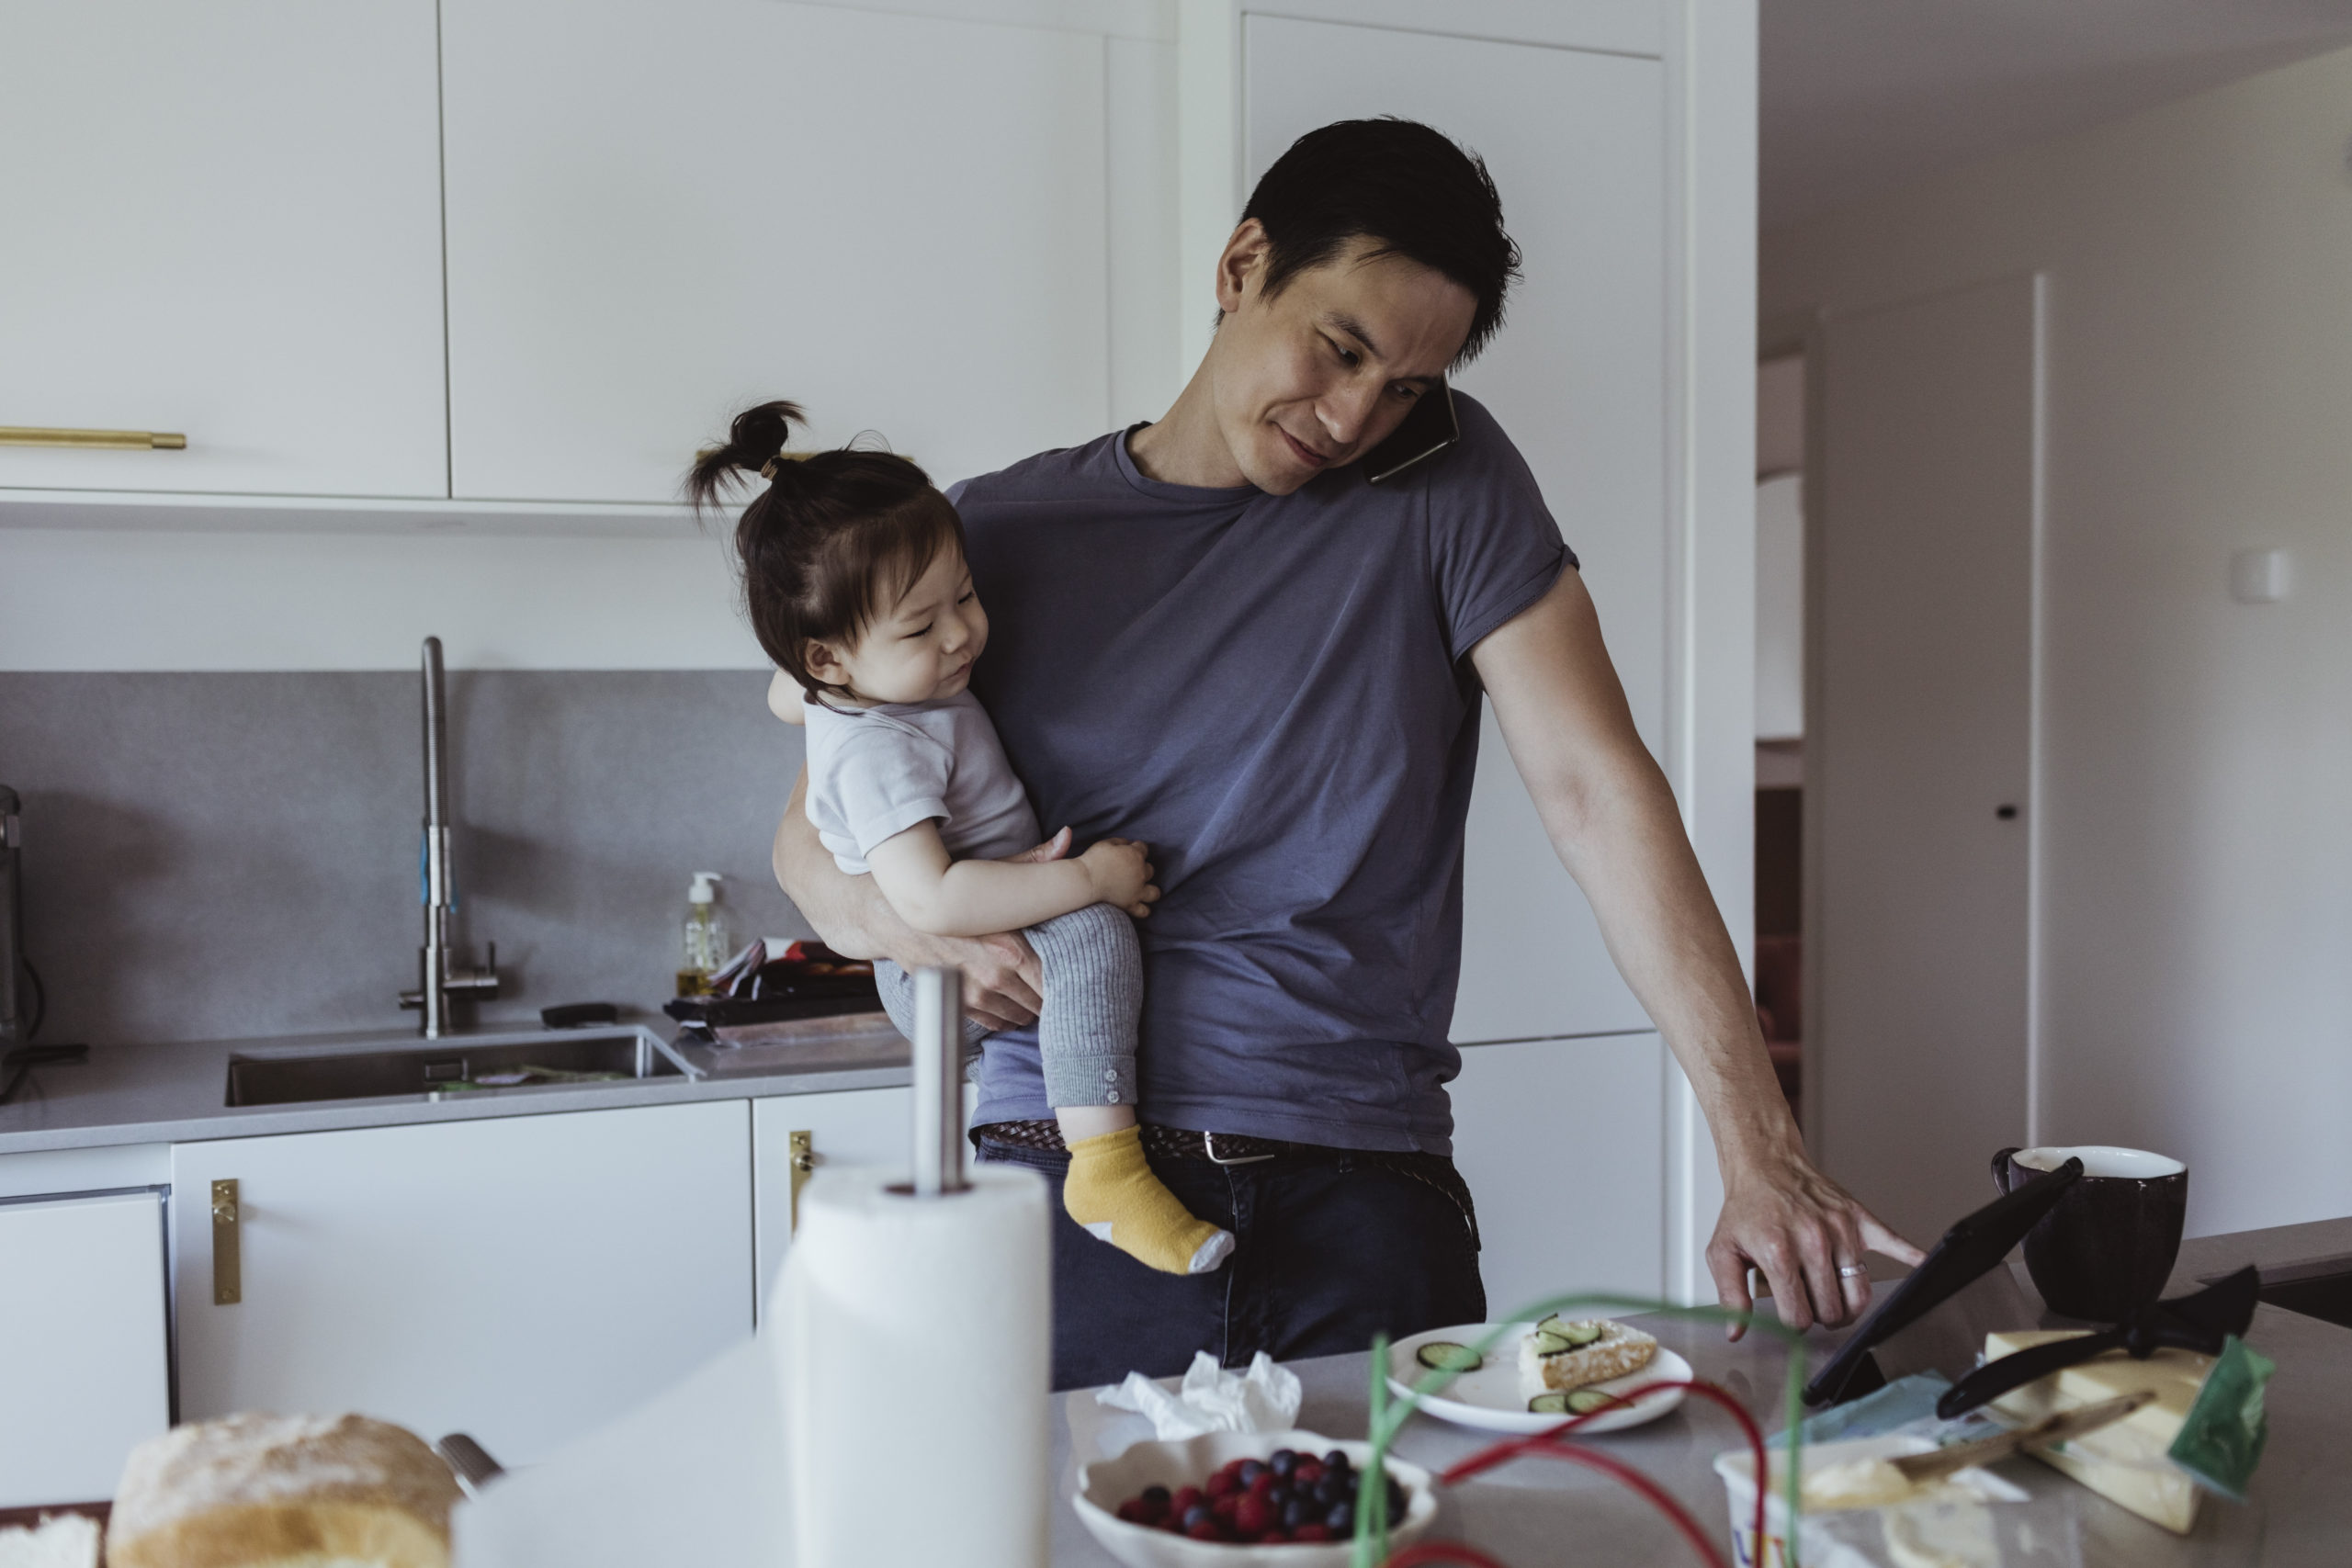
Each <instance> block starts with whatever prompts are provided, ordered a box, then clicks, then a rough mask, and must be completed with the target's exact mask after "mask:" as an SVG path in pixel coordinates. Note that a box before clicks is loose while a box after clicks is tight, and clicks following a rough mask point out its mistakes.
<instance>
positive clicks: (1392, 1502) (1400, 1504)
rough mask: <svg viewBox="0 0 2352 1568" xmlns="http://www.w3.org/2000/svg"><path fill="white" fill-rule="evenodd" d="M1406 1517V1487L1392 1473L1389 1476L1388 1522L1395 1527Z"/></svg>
mask: <svg viewBox="0 0 2352 1568" xmlns="http://www.w3.org/2000/svg"><path fill="white" fill-rule="evenodd" d="M1403 1517H1405V1489H1404V1488H1403V1487H1402V1486H1399V1485H1397V1478H1396V1477H1395V1476H1393V1475H1392V1476H1390V1477H1389V1478H1388V1523H1389V1525H1390V1526H1391V1527H1392V1528H1394V1527H1395V1525H1396V1524H1397V1521H1398V1520H1400V1519H1402V1518H1403Z"/></svg>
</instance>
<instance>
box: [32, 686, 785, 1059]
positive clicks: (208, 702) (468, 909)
mask: <svg viewBox="0 0 2352 1568" xmlns="http://www.w3.org/2000/svg"><path fill="white" fill-rule="evenodd" d="M767 679H768V678H767V676H766V675H765V674H763V673H759V672H755V671H675V672H673V671H661V672H638V671H626V672H613V671H451V672H450V675H449V707H450V720H449V743H450V751H451V763H452V765H451V773H450V808H451V813H452V815H453V817H454V818H455V821H456V825H457V827H456V833H455V835H454V838H455V849H454V852H453V853H454V860H455V863H456V869H457V881H458V894H459V898H460V901H461V905H460V909H459V913H458V934H459V937H460V939H461V940H463V941H464V942H468V943H471V944H479V943H480V942H482V941H483V940H484V939H485V938H487V939H489V940H492V941H495V942H497V943H498V961H499V966H500V968H501V970H502V971H503V973H504V975H505V976H506V977H507V985H506V987H505V990H504V993H503V996H502V997H501V998H500V999H498V1000H497V1001H495V1002H488V1003H484V1004H481V1007H480V1009H479V1010H478V1012H477V1013H476V1015H475V1016H477V1017H479V1018H481V1019H482V1020H485V1021H491V1020H506V1019H536V1018H537V1013H538V1010H539V1009H540V1008H542V1007H546V1006H548V1004H550V1003H554V1002H571V1001H610V1002H616V1003H619V1004H622V1005H624V1006H636V1007H640V1008H651V1007H654V1006H658V1005H659V1004H660V1003H661V1002H662V1000H663V999H664V998H667V997H668V996H669V995H670V994H671V991H672V989H673V985H672V981H673V975H674V972H675V968H676V963H677V955H678V936H679V927H680V925H681V923H682V921H683V920H684V915H685V897H686V882H687V876H688V874H690V873H692V872H696V871H716V872H720V873H723V874H725V876H726V877H727V882H726V885H725V886H724V889H723V891H722V895H721V896H722V898H723V900H724V902H725V904H726V906H727V909H728V915H729V923H730V924H731V926H732V928H733V931H734V932H735V940H736V941H738V942H741V941H743V940H746V939H748V938H749V937H752V936H761V935H767V934H771V933H774V934H779V935H792V936H797V935H802V934H806V932H807V931H808V927H807V926H806V924H805V923H803V922H802V920H801V919H800V916H799V913H798V911H797V910H795V909H794V908H793V907H792V906H791V904H790V903H789V902H788V901H786V898H785V897H784V896H783V894H782V893H780V892H779V891H777V889H776V886H775V880H774V878H773V877H772V876H771V874H769V870H768V843H769V840H770V839H771V837H772V836H773V835H774V833H775V824H776V818H777V816H778V814H779V812H780V811H781V810H782V809H783V807H784V804H785V800H786V796H787V795H788V794H789V793H790V790H791V784H792V778H793V775H794V773H796V772H797V769H798V768H799V765H800V736H799V731H797V730H796V729H790V728H786V727H785V726H783V725H780V724H778V723H776V722H775V720H774V719H773V718H771V717H769V716H768V713H767V708H766V705H765V703H764V700H763V698H764V694H765V692H766V689H767ZM421 726H422V719H421V714H420V698H419V680H418V677H417V675H416V674H415V672H414V671H381V672H377V671H366V672H350V673H344V672H337V673H300V674H0V784H10V785H13V786H14V787H15V788H16V789H17V791H18V793H20V794H21V795H23V796H24V816H23V822H24V851H23V854H24V869H25V925H26V932H27V949H28V956H29V957H30V958H31V960H32V962H33V964H34V965H35V967H37V968H38V969H39V971H40V976H41V978H42V980H43V981H44V982H45V983H46V985H47V989H48V993H49V1018H48V1021H47V1022H46V1023H45V1025H44V1026H43V1028H42V1030H41V1032H40V1038H41V1040H42V1041H43V1042H72V1041H88V1042H91V1043H127V1042H159V1041H177V1040H205V1039H221V1038H234V1037H242V1036H248V1035H271V1034H287V1033H299V1032H308V1031H314V1030H346V1029H370V1028H383V1029H387V1030H394V1031H397V1030H400V1029H403V1028H413V1026H414V1024H415V1020H416V1015H415V1014H414V1013H403V1012H401V1011H400V1010H399V1009H398V1006H397V1003H396V999H395V998H396V994H397V993H398V992H399V991H401V989H403V988H406V987H413V986H414V985H415V984H416V968H417V962H416V954H417V944H418V942H419V941H420V932H421V929H422V923H423V922H422V916H421V914H420V911H419V908H418V905H417V845H418V836H419V835H418V825H419V819H420V818H421V817H422V815H423V811H424V763H423V761H422V755H421V744H422V742H421ZM476 956H479V948H478V946H477V949H476Z"/></svg>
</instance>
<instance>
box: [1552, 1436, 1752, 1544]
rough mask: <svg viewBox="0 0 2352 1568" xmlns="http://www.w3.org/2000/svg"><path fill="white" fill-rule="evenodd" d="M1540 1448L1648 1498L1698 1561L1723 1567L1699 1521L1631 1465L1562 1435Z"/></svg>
mask: <svg viewBox="0 0 2352 1568" xmlns="http://www.w3.org/2000/svg"><path fill="white" fill-rule="evenodd" d="M1542 1451H1543V1452H1544V1453H1547V1454H1550V1455H1551V1456H1552V1457H1553V1458H1555V1459H1566V1460H1574V1461H1576V1462H1577V1463H1578V1464H1584V1465H1590V1466H1591V1467H1592V1468H1593V1469H1595V1470H1598V1471H1600V1472H1603V1473H1604V1474H1608V1475H1613V1476H1615V1477H1616V1478H1617V1479H1618V1480H1619V1481H1622V1482H1623V1483H1625V1484H1626V1485H1628V1486H1630V1487H1632V1488H1633V1489H1634V1491H1636V1492H1638V1493H1640V1494H1641V1495H1643V1496H1645V1497H1646V1498H1648V1499H1649V1500H1650V1502H1651V1504H1652V1505H1653V1506H1656V1507H1657V1511H1658V1512H1659V1513H1661V1514H1664V1515H1665V1516H1666V1517H1667V1518H1668V1520H1669V1521H1670V1522H1671V1523H1672V1524H1673V1526H1674V1528H1675V1529H1678V1530H1680V1531H1681V1532H1682V1539H1683V1540H1687V1541H1689V1542H1690V1543H1691V1550H1692V1551H1696V1552H1698V1554H1699V1557H1700V1560H1701V1561H1702V1562H1705V1563H1706V1564H1707V1565H1708V1568H1726V1565H1725V1564H1724V1554H1723V1553H1722V1552H1720V1551H1716V1550H1715V1543H1714V1542H1713V1541H1712V1540H1708V1539H1707V1532H1706V1531H1705V1530H1703V1529H1700V1528H1699V1521H1698V1520H1696V1519H1694V1518H1692V1517H1691V1513H1690V1510H1689V1509H1687V1508H1685V1507H1683V1506H1682V1505H1681V1504H1679V1503H1678V1502H1676V1501H1675V1500H1674V1499H1673V1498H1672V1497H1669V1496H1668V1495H1667V1494H1666V1492H1665V1490H1664V1489H1663V1488H1661V1487H1660V1486H1659V1485H1658V1483H1657V1482H1655V1481H1652V1480H1651V1479H1650V1478H1649V1477H1648V1476H1646V1475H1644V1474H1643V1473H1642V1472H1640V1471H1638V1470H1635V1469H1634V1467H1633V1466H1632V1465H1630V1464H1627V1463H1626V1462H1625V1461H1623V1460H1620V1459H1611V1457H1610V1456H1609V1455H1607V1454H1605V1453H1602V1452H1601V1451H1600V1450H1599V1449H1589V1448H1586V1447H1585V1446H1584V1445H1583V1444H1581V1443H1571V1442H1569V1441H1567V1440H1566V1439H1565V1438H1561V1439H1557V1440H1553V1439H1549V1438H1547V1439H1545V1440H1544V1443H1543V1445H1542ZM1762 1550H1763V1548H1762V1544H1761V1538H1760V1537H1759V1538H1758V1551H1762Z"/></svg>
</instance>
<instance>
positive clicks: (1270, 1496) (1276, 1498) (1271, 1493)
mask: <svg viewBox="0 0 2352 1568" xmlns="http://www.w3.org/2000/svg"><path fill="white" fill-rule="evenodd" d="M1294 1495H1295V1494H1294V1493H1293V1491H1292V1490H1291V1488H1289V1487H1287V1486H1285V1485H1283V1483H1281V1482H1279V1481H1277V1482H1275V1483H1273V1484H1272V1486H1269V1487H1267V1488H1266V1506H1268V1507H1269V1508H1272V1509H1275V1510H1276V1511H1278V1512H1279V1511H1280V1510H1281V1508H1282V1506H1283V1504H1285V1503H1287V1502H1289V1501H1290V1500H1291V1498H1292V1497H1293V1496H1294Z"/></svg>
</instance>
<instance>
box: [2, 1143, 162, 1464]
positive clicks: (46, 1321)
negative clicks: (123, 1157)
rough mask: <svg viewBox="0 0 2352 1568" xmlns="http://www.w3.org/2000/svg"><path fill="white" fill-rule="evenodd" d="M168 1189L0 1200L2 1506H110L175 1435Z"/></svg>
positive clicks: (143, 1189) (153, 1188)
mask: <svg viewBox="0 0 2352 1568" xmlns="http://www.w3.org/2000/svg"><path fill="white" fill-rule="evenodd" d="M165 1311H166V1305H165V1297H164V1190H163V1189H162V1188H160V1187H149V1188H141V1189H139V1190H133V1191H127V1192H98V1193H80V1194H73V1195H66V1196H57V1197H46V1198H34V1197H28V1198H10V1199H5V1200H0V1346H6V1347H7V1357H8V1365H7V1369H6V1372H5V1373H0V1508H13V1507H23V1506H31V1505H35V1504H41V1503H85V1502H96V1501H102V1500H104V1499H106V1498H107V1497H111V1496H113V1495H114V1489H115V1483H116V1482H118V1481H119V1480H120V1479H121V1478H122V1461H123V1458H124V1456H125V1455H127V1454H128V1453H129V1452H130V1450H131V1448H132V1446H133V1445H135V1444H137V1443H139V1442H141V1441H142V1440H144V1439H146V1438H151V1437H153V1436H154V1435H155V1434H156V1433H158V1432H161V1431H163V1430H164V1428H165V1427H168V1426H170V1425H171V1369H170V1362H169V1360H168V1351H169V1345H170V1329H169V1325H168V1324H167V1323H166V1321H165Z"/></svg>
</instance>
